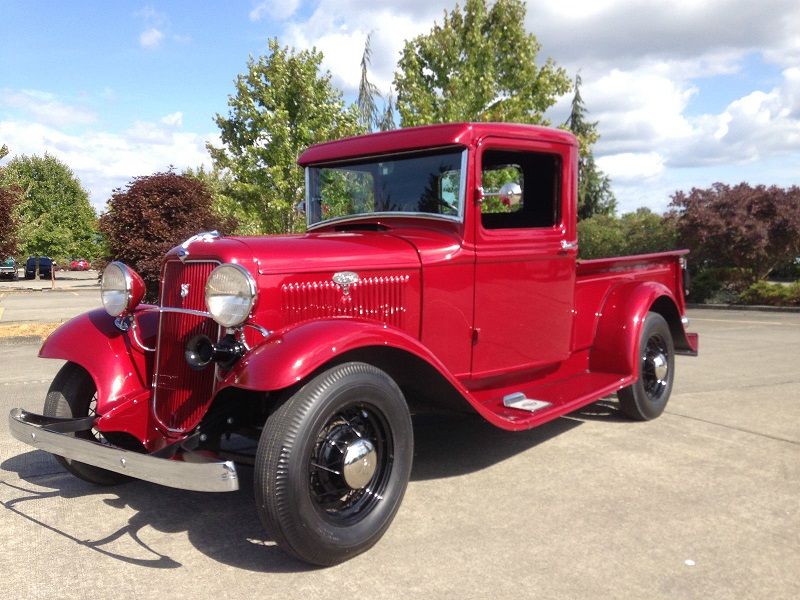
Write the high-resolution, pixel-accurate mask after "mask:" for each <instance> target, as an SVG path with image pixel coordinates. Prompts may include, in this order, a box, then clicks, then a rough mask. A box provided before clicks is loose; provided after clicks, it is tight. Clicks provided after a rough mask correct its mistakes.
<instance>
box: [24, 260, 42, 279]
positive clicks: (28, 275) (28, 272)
mask: <svg viewBox="0 0 800 600" xmlns="http://www.w3.org/2000/svg"><path fill="white" fill-rule="evenodd" d="M38 266H39V260H38V259H37V258H36V257H35V256H29V257H28V260H27V261H25V279H36V269H37V267H38Z"/></svg>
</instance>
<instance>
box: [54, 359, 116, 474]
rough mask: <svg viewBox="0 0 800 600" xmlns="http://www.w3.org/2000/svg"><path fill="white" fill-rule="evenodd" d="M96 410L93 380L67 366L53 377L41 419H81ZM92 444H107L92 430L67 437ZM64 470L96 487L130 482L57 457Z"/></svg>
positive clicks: (83, 370) (80, 369)
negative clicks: (46, 417)
mask: <svg viewBox="0 0 800 600" xmlns="http://www.w3.org/2000/svg"><path fill="white" fill-rule="evenodd" d="M96 408H97V388H96V387H95V384H94V380H93V379H92V377H91V376H90V375H89V373H87V372H86V370H85V369H83V368H82V367H80V366H78V365H76V364H75V363H70V362H68V363H67V364H65V365H64V366H63V367H61V370H60V371H59V372H58V374H57V375H56V378H55V379H54V380H53V383H52V384H50V389H49V390H48V391H47V398H46V399H45V402H44V411H43V412H44V415H45V416H48V417H66V418H71V419H80V418H83V417H88V416H90V415H93V414H95V411H96ZM69 435H74V436H75V437H79V438H83V439H86V440H89V441H92V442H100V443H106V440H105V438H104V437H103V435H102V434H101V433H100V432H98V431H96V430H95V429H91V430H89V431H79V432H77V433H73V434H69ZM56 459H57V460H58V462H60V463H61V464H62V465H63V466H64V468H65V469H66V470H67V471H69V472H70V473H72V474H73V475H75V477H78V478H79V479H83V480H84V481H88V482H89V483H94V484H96V485H116V484H118V483H122V482H123V481H128V480H129V479H130V478H129V477H126V476H125V475H120V474H119V473H114V472H113V471H107V470H105V469H101V468H100V467H95V466H92V465H87V464H85V463H82V462H78V461H75V460H72V459H69V458H64V457H63V456H56Z"/></svg>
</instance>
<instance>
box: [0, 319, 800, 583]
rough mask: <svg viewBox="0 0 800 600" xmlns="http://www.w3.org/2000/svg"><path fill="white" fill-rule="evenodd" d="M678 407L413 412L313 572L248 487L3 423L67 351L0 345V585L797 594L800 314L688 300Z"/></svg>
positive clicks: (247, 482) (35, 403) (26, 403)
mask: <svg viewBox="0 0 800 600" xmlns="http://www.w3.org/2000/svg"><path fill="white" fill-rule="evenodd" d="M690 317H691V318H692V326H691V329H692V330H694V331H698V332H700V334H701V356H700V357H699V358H685V357H679V358H678V360H677V369H678V372H677V375H676V382H675V388H674V392H673V396H672V399H671V400H670V404H669V406H668V407H667V411H666V412H665V414H664V415H662V417H660V418H659V419H657V420H655V421H652V422H648V423H633V422H630V421H627V420H625V419H622V418H621V417H619V415H618V414H617V412H616V406H615V402H614V401H613V400H606V401H601V402H598V403H596V404H594V405H591V406H589V407H587V408H585V409H584V410H581V411H579V412H577V413H573V414H571V415H569V416H567V417H566V418H562V419H558V420H557V421H554V422H552V423H549V424H547V425H545V426H542V427H540V428H537V429H534V430H531V431H528V432H521V433H507V432H503V431H500V430H498V429H495V428H493V427H492V426H490V425H488V424H485V423H484V422H482V421H481V420H480V419H479V418H470V417H438V416H437V417H425V418H420V419H417V420H416V422H415V436H416V452H415V463H414V470H413V474H412V481H411V483H410V485H409V489H408V492H407V494H406V498H405V500H404V502H403V505H402V507H401V509H400V512H399V514H398V516H397V518H396V519H395V521H394V523H393V524H392V526H391V527H390V529H389V531H388V532H387V534H386V536H384V538H383V540H381V542H379V544H378V545H377V546H376V547H375V548H373V549H372V550H370V551H369V552H367V553H366V554H364V555H361V556H359V557H357V558H356V559H354V560H351V561H349V562H347V563H345V564H343V565H339V566H337V567H333V568H330V569H309V568H308V567H307V566H305V565H303V564H301V563H298V562H296V561H294V560H292V559H290V558H288V557H286V556H285V555H284V554H282V553H281V552H280V551H279V550H277V548H276V547H275V546H274V545H273V543H272V542H271V541H270V540H269V537H268V534H266V533H265V532H264V531H263V530H262V528H261V526H260V524H259V522H258V519H257V517H256V514H255V510H254V508H253V505H252V502H253V500H252V492H251V489H250V486H251V482H252V474H251V472H249V471H248V470H247V469H246V468H242V469H241V477H242V489H241V490H240V491H239V492H236V493H232V494H215V495H209V494H200V493H193V492H184V491H180V490H171V489H167V488H161V487H159V486H155V485H151V484H147V483H143V482H132V483H129V484H125V485H123V486H119V487H115V488H95V487H92V486H90V485H88V484H84V483H82V482H80V481H78V480H76V479H74V478H72V477H70V476H68V475H67V474H65V473H64V472H63V471H62V470H61V469H60V467H59V466H58V465H57V463H56V462H55V460H54V459H53V458H52V457H50V456H49V455H47V454H45V453H43V452H40V451H35V450H32V449H31V448H30V447H28V446H26V445H24V444H22V443H19V442H17V441H16V440H13V439H11V438H10V437H9V435H8V432H7V425H6V422H5V415H6V414H7V413H8V410H9V409H10V408H11V407H13V406H22V407H24V408H28V409H30V410H36V411H39V410H41V406H42V402H43V398H44V395H45V393H46V390H47V387H48V384H49V381H50V379H51V378H52V376H53V375H54V374H55V372H56V371H57V369H58V367H59V362H58V361H46V360H40V359H36V358H35V354H36V350H37V348H36V347H35V346H32V345H29V346H24V345H22V346H19V345H18V346H9V347H0V365H2V367H0V369H2V371H0V415H2V420H0V502H2V505H0V536H2V538H3V543H2V544H0V573H2V576H0V593H2V594H3V595H4V596H5V597H8V598H40V597H41V598H71V597H76V596H84V595H87V596H88V595H91V596H92V597H97V598H125V599H127V598H130V597H137V598H156V597H161V596H163V595H165V594H168V595H170V596H174V597H178V598H220V597H230V598H245V597H246V598H250V597H252V596H253V595H254V594H255V595H258V596H261V597H268V598H343V597H344V598H347V597H355V598H362V597H364V598H395V597H396V598H426V599H428V598H459V599H460V598H636V599H641V598H648V599H649V598H698V599H699V598H702V599H707V598H731V599H734V598H735V599H742V598H759V599H761V598H770V599H778V598H787V599H789V598H792V599H794V598H797V597H800V574H799V571H800V570H799V569H798V565H800V502H798V498H799V497H800V369H799V368H798V366H797V364H798V363H797V356H798V354H800V315H798V314H780V313H753V312H735V311H733V312H732V311H724V312H723V311H719V312H716V311H709V310H702V311H692V312H691V313H690Z"/></svg>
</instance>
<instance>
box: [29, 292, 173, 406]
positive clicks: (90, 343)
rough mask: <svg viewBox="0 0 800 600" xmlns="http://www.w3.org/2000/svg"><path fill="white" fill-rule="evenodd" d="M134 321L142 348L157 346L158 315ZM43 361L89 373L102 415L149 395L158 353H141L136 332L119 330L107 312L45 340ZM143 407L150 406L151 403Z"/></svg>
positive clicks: (142, 315)
mask: <svg viewBox="0 0 800 600" xmlns="http://www.w3.org/2000/svg"><path fill="white" fill-rule="evenodd" d="M138 308H139V309H146V308H153V307H149V306H146V305H140V307H138ZM135 316H136V321H137V324H138V328H139V329H138V330H139V336H140V339H141V341H142V343H144V344H145V345H147V346H150V347H153V346H154V345H155V340H156V334H157V331H158V312H157V311H152V312H142V311H141V310H137V311H136V312H135ZM39 356H40V357H42V358H59V359H62V360H67V361H70V362H73V363H76V364H78V365H80V366H81V367H83V368H84V369H86V371H87V372H88V373H89V375H91V377H92V379H93V380H94V383H95V386H97V412H98V413H99V414H102V415H107V414H108V413H111V412H112V411H114V412H117V411H119V410H120V409H121V408H122V407H123V406H124V405H125V404H126V403H127V402H129V401H133V400H135V399H138V398H142V397H147V396H149V393H150V381H151V379H152V375H153V359H154V353H153V352H144V351H142V349H141V348H139V347H138V346H137V345H136V344H135V343H133V342H132V340H131V333H130V332H127V333H126V332H123V331H120V330H119V329H118V328H117V327H116V326H115V325H114V318H113V317H111V316H109V314H108V313H107V312H106V311H105V310H104V309H102V308H99V309H95V310H92V311H90V312H87V313H84V314H82V315H79V316H77V317H75V318H74V319H72V320H70V321H67V322H66V323H64V324H63V325H61V327H59V328H58V329H56V330H55V331H54V332H53V333H51V334H50V336H49V337H48V338H47V340H45V342H44V344H43V345H42V348H41V349H40V350H39ZM140 404H142V405H143V406H144V407H145V408H146V407H147V403H146V402H142V403H140Z"/></svg>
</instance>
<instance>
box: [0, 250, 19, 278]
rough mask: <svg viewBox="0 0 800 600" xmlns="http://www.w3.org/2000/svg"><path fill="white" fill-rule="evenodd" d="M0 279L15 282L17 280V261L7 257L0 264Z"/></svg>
mask: <svg viewBox="0 0 800 600" xmlns="http://www.w3.org/2000/svg"><path fill="white" fill-rule="evenodd" d="M0 279H11V280H13V281H16V280H17V279H19V275H17V261H16V260H14V258H13V257H11V256H9V257H8V258H7V259H5V260H4V261H3V262H2V263H0Z"/></svg>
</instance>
